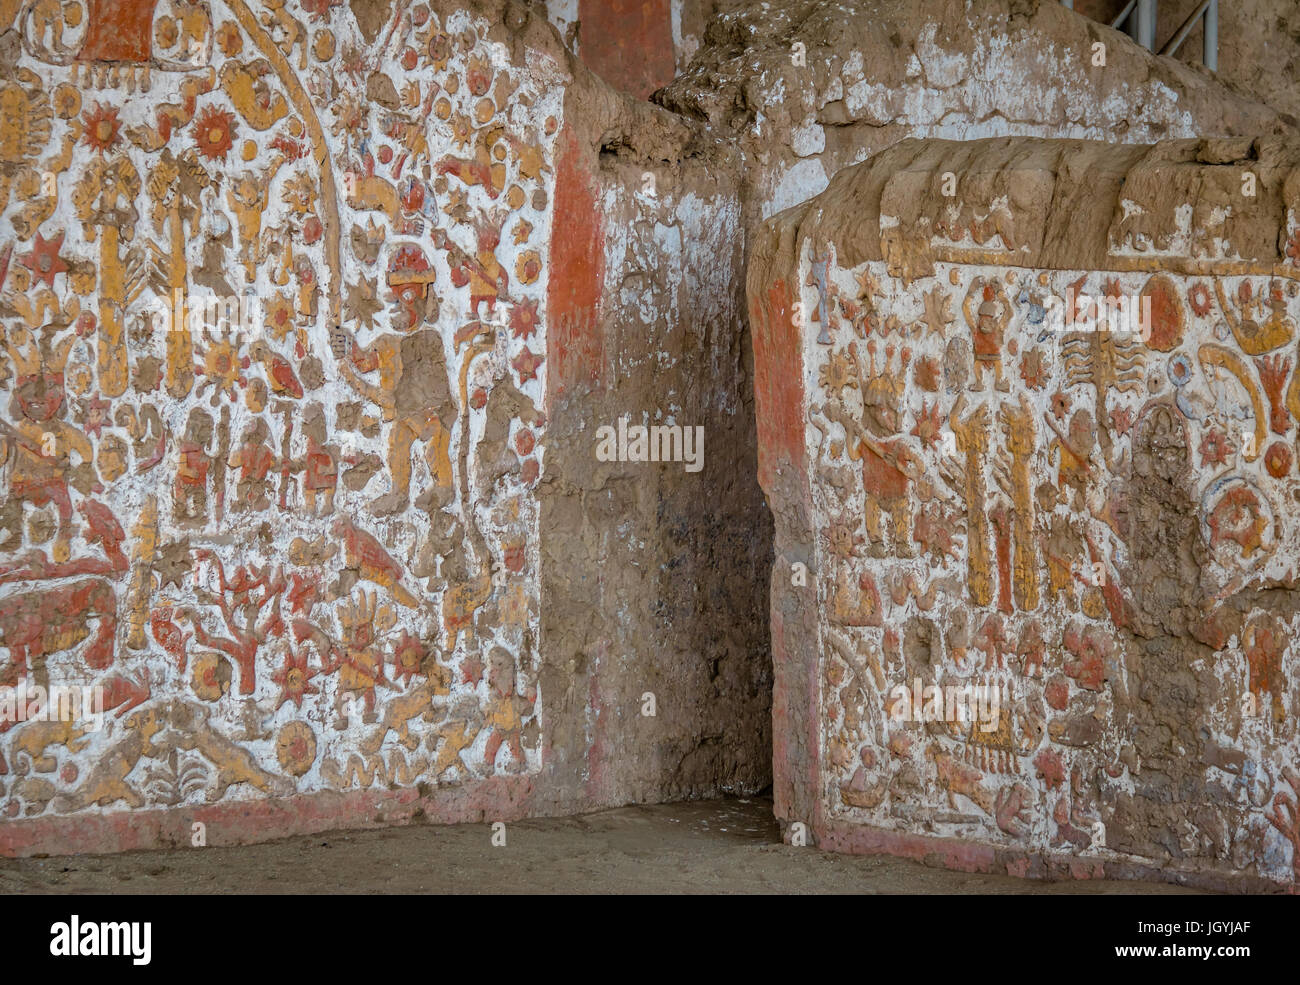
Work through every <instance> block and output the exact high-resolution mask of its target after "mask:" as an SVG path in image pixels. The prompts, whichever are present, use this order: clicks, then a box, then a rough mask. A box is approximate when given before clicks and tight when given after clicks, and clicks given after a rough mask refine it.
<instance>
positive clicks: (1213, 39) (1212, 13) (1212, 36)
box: [1203, 0, 1219, 72]
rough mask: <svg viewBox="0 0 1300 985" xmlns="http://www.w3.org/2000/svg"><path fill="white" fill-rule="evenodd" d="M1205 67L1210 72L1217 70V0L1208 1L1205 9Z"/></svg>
mask: <svg viewBox="0 0 1300 985" xmlns="http://www.w3.org/2000/svg"><path fill="white" fill-rule="evenodd" d="M1203 59H1204V61H1205V67H1206V68H1208V69H1209V70H1210V71H1211V72H1217V71H1218V70H1219V0H1210V5H1209V6H1208V7H1206V8H1205V50H1204V55H1203Z"/></svg>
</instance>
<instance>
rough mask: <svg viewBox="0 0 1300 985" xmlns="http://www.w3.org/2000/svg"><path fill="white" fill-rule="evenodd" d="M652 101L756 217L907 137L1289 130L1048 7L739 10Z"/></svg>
mask: <svg viewBox="0 0 1300 985" xmlns="http://www.w3.org/2000/svg"><path fill="white" fill-rule="evenodd" d="M1098 41H1100V42H1102V43H1104V44H1105V45H1106V65H1105V67H1101V68H1097V67H1093V66H1092V64H1091V55H1092V46H1093V44H1094V43H1095V42H1098ZM796 45H802V53H801V57H797V56H796V52H795V46H796ZM799 61H802V62H803V64H798V63H797V62H799ZM654 99H655V100H656V101H657V102H658V103H660V104H661V105H664V106H667V107H670V108H672V109H674V110H677V111H678V112H681V113H683V114H684V115H688V116H692V117H696V118H700V119H703V120H707V121H708V122H709V123H710V124H711V125H712V126H713V127H714V128H715V130H716V131H717V132H719V133H722V134H725V135H728V136H730V137H732V138H733V139H735V140H736V141H737V143H738V144H739V146H740V147H741V148H743V149H744V151H745V153H746V154H747V165H748V172H747V173H748V176H749V182H750V185H751V192H750V198H751V202H752V205H753V207H754V208H756V209H757V210H758V211H760V212H761V213H762V215H763V216H764V217H766V216H769V215H772V214H774V213H775V212H778V211H780V210H781V209H784V208H788V207H790V206H792V205H796V204H798V203H799V202H802V201H805V200H806V199H807V198H809V197H810V196H812V195H814V194H817V193H818V192H820V191H821V190H822V189H824V188H825V187H826V183H827V182H828V180H829V179H830V177H831V176H832V175H834V174H835V173H836V172H837V171H838V170H840V169H841V168H843V167H846V166H848V165H850V164H856V163H859V162H861V161H863V160H866V158H868V157H869V156H870V155H872V154H874V153H877V152H878V151H880V150H883V149H884V148H886V147H888V146H889V145H891V144H893V143H895V142H896V141H898V140H900V139H902V138H904V137H909V136H912V137H939V138H943V139H951V140H969V139H976V138H982V137H994V136H1010V135H1019V136H1039V137H1069V138H1080V139H1090V140H1106V141H1113V142H1118V143H1146V142H1150V141H1154V140H1161V139H1168V138H1180V137H1195V136H1229V135H1249V136H1259V135H1266V134H1269V133H1273V132H1277V131H1279V130H1284V129H1288V125H1287V124H1286V122H1285V121H1283V120H1281V119H1280V118H1279V116H1278V114H1277V113H1276V112H1275V111H1273V110H1271V109H1269V108H1268V107H1266V106H1264V105H1262V104H1261V103H1259V102H1257V101H1255V100H1252V99H1249V98H1246V97H1244V96H1240V95H1237V94H1236V93H1234V92H1232V91H1231V90H1229V89H1228V88H1227V87H1225V86H1223V85H1221V84H1220V83H1218V82H1216V81H1215V80H1214V79H1213V78H1212V77H1211V76H1209V75H1207V74H1206V73H1204V72H1203V71H1200V70H1197V69H1194V68H1191V67H1189V66H1186V65H1184V64H1182V63H1180V62H1178V61H1176V60H1173V59H1168V58H1156V57H1154V56H1152V55H1151V53H1150V52H1147V51H1146V50H1144V49H1143V48H1141V47H1140V46H1138V45H1137V44H1135V43H1134V42H1133V41H1132V40H1131V39H1129V38H1128V37H1127V36H1126V35H1124V34H1123V33H1121V32H1119V31H1114V30H1111V29H1110V28H1108V27H1106V26H1104V25H1102V24H1100V23H1098V22H1096V21H1093V20H1090V19H1088V18H1086V17H1082V16H1079V15H1078V14H1075V13H1073V12H1072V11H1069V10H1066V9H1065V8H1064V7H1062V6H1061V5H1060V4H1059V3H1056V2H1052V0H1042V2H1035V0H1022V2H1009V0H974V2H969V3H968V2H966V0H935V2H932V3H912V2H907V0H858V2H851V3H824V2H816V0H804V2H787V3H768V4H754V5H734V6H731V7H727V8H726V9H724V10H722V11H721V12H720V13H719V14H717V15H716V16H715V17H713V18H712V19H711V20H710V21H709V23H708V26H707V28H706V30H705V34H704V40H703V42H702V44H701V46H700V49H699V50H698V51H697V53H696V55H695V58H694V59H693V60H692V62H691V65H690V67H689V68H688V69H687V70H686V71H685V72H684V73H682V74H681V75H679V76H678V78H677V79H676V80H674V81H673V83H672V84H671V85H670V86H668V87H666V88H665V89H664V90H662V91H661V92H659V93H657V94H656V95H655V97H654Z"/></svg>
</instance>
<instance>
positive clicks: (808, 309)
mask: <svg viewBox="0 0 1300 985" xmlns="http://www.w3.org/2000/svg"><path fill="white" fill-rule="evenodd" d="M1298 163H1300V146H1297V145H1296V144H1294V143H1287V142H1285V141H1283V140H1281V139H1277V138H1268V139H1260V140H1254V141H1252V140H1249V139H1241V140H1205V141H1172V142H1165V143H1159V144H1155V145H1147V146H1107V145H1103V144H1098V143H1091V142H1079V141H1049V140H1035V139H1021V138H1007V139H996V140H983V141H972V142H968V143H961V142H946V141H913V140H909V141H904V142H902V143H900V144H898V145H896V146H894V147H892V148H891V149H889V150H887V151H885V152H883V153H881V154H879V155H877V156H875V157H873V158H871V159H870V160H868V161H867V162H865V163H864V164H862V165H859V166H857V167H854V168H850V169H847V170H845V171H842V172H841V173H840V174H838V175H836V177H835V178H834V179H832V181H831V182H830V185H829V187H828V188H827V189H826V191H825V192H824V193H822V194H821V195H819V196H817V197H816V198H814V199H812V200H811V201H809V202H807V203H806V204H805V205H803V206H800V207H798V208H795V209H791V210H788V211H786V212H782V213H780V214H779V215H777V216H775V217H774V218H772V219H771V220H769V222H768V223H767V224H766V225H765V227H764V229H763V233H762V235H761V236H760V238H759V240H758V242H757V243H756V244H755V247H754V254H753V259H752V262H751V265H750V268H749V273H748V296H749V306H750V315H751V318H752V324H753V333H754V347H755V362H756V367H755V372H756V381H755V396H756V405H757V414H758V426H759V474H760V481H761V483H762V486H763V489H764V491H765V493H766V495H767V498H768V502H769V503H770V505H771V508H772V512H773V514H774V516H775V518H776V561H775V565H774V568H773V574H772V612H771V622H772V632H773V649H774V659H775V671H776V691H775V696H774V703H775V748H776V761H775V764H774V771H775V791H776V800H777V812H778V815H779V816H780V817H781V818H782V820H783V822H784V823H785V824H786V825H787V828H788V829H790V830H791V831H792V832H794V833H797V834H801V835H803V834H806V835H807V837H808V838H809V840H810V841H815V842H816V843H817V844H818V845H820V846H822V847H825V848H830V849H835V850H842V851H862V852H889V853H895V854H905V855H910V856H915V857H923V858H931V859H934V860H937V861H939V862H941V863H943V864H947V865H951V866H957V867H961V868H968V869H973V870H980V871H1006V872H1011V873H1017V874H1022V875H1024V874H1029V875H1070V876H1077V877H1084V878H1086V877H1096V876H1103V875H1105V876H1139V875H1142V876H1148V877H1151V876H1159V877H1164V878H1169V879H1174V880H1177V881H1184V882H1192V883H1197V884H1202V885H1207V886H1227V885H1232V886H1238V887H1242V886H1260V887H1263V886H1268V885H1275V884H1283V885H1289V886H1294V884H1295V881H1296V876H1297V873H1300V828H1298V827H1297V807H1296V805H1297V798H1300V737H1298V736H1297V711H1298V710H1300V709H1298V705H1297V702H1300V680H1298V677H1300V661H1298V660H1297V657H1296V654H1297V645H1296V644H1297V639H1300V592H1298V591H1297V589H1298V588H1300V583H1298V582H1297V565H1298V563H1300V519H1298V518H1300V508H1298V507H1297V501H1298V497H1300V475H1298V474H1297V461H1296V460H1297V439H1298V437H1300V431H1298V430H1297V427H1298V425H1297V422H1298V420H1300V374H1298V373H1297V368H1298V365H1300V337H1298V334H1297V317H1300V297H1297V295H1298V294H1300V246H1298V245H1297V244H1300V235H1298V234H1297V229H1300V170H1297V164H1298ZM796 824H797V825H800V826H801V827H800V828H794V827H793V826H794V825H796Z"/></svg>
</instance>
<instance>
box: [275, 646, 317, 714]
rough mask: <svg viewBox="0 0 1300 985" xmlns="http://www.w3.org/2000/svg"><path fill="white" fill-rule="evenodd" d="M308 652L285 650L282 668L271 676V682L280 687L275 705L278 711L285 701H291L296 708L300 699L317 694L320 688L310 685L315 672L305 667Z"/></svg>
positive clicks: (299, 704) (300, 705)
mask: <svg viewBox="0 0 1300 985" xmlns="http://www.w3.org/2000/svg"><path fill="white" fill-rule="evenodd" d="M308 654H309V651H308V650H306V649H304V650H303V651H302V652H301V653H294V652H293V649H292V648H288V649H286V650H285V654H284V666H283V667H281V668H280V669H279V670H278V671H277V672H276V673H274V674H272V675H271V680H273V681H275V683H277V684H279V685H280V700H279V701H278V702H277V703H276V706H275V707H276V709H277V710H278V709H279V708H280V706H281V705H283V704H284V703H285V702H286V701H292V702H293V703H294V705H295V706H296V707H298V708H301V707H302V699H303V698H304V697H306V696H307V695H309V694H319V693H320V688H318V687H316V685H315V684H313V683H311V679H312V678H313V677H315V676H316V673H317V672H316V671H314V670H312V669H311V668H310V667H308V666H307V657H308Z"/></svg>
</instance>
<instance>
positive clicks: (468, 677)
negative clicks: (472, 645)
mask: <svg viewBox="0 0 1300 985" xmlns="http://www.w3.org/2000/svg"><path fill="white" fill-rule="evenodd" d="M460 670H461V675H462V679H463V680H464V683H466V684H477V683H478V682H479V681H481V680H482V679H483V661H482V659H481V658H480V657H479V655H478V654H477V653H471V654H469V655H468V656H467V657H465V659H464V660H462V661H461V663H460Z"/></svg>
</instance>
